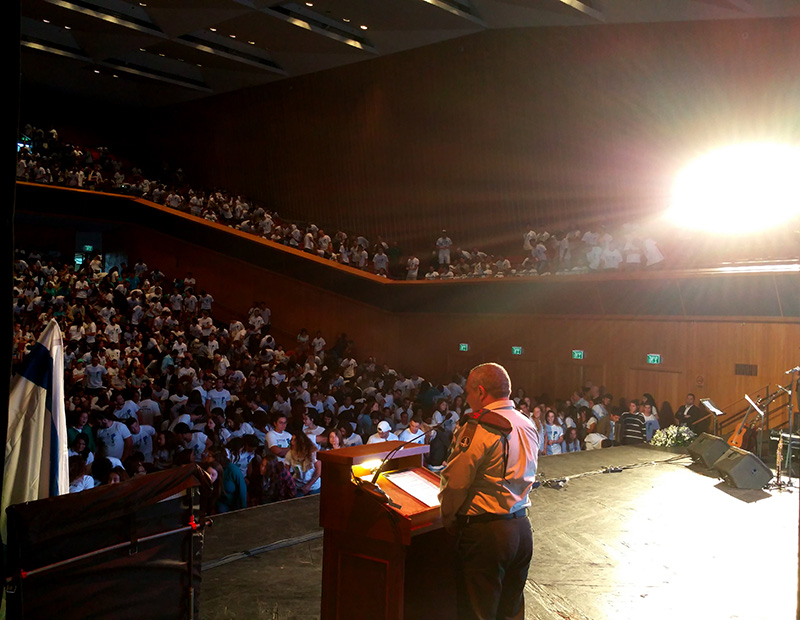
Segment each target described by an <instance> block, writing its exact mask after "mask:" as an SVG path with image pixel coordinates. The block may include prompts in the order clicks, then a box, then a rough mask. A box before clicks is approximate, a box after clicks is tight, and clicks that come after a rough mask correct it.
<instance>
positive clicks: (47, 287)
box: [13, 252, 674, 512]
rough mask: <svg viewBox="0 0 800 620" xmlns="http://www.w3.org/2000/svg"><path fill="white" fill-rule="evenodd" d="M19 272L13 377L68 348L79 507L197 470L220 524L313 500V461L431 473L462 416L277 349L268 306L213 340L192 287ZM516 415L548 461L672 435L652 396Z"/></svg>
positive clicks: (398, 382)
mask: <svg viewBox="0 0 800 620" xmlns="http://www.w3.org/2000/svg"><path fill="white" fill-rule="evenodd" d="M13 269H14V277H15V286H14V291H13V295H14V308H13V311H14V317H15V323H14V364H15V365H18V364H20V363H21V362H22V360H23V358H24V355H25V354H26V353H27V352H28V351H30V349H31V348H32V347H33V345H34V344H35V342H36V339H37V337H38V335H39V333H40V332H41V331H42V329H43V328H44V327H45V325H46V324H47V323H48V322H49V321H50V320H51V319H52V320H56V321H57V322H58V323H59V324H60V326H61V329H62V332H63V338H64V348H65V356H64V372H65V395H66V403H65V404H66V410H67V416H68V435H69V448H70V459H69V464H70V481H71V485H70V489H71V491H74V492H77V491H81V490H84V489H88V488H92V487H94V486H96V485H100V484H110V483H115V482H120V481H123V480H125V479H127V478H129V477H135V476H142V475H147V474H148V473H150V472H153V471H159V470H163V469H166V468H169V467H172V466H176V465H181V464H185V463H192V462H195V463H198V464H200V465H201V466H202V467H203V468H204V469H205V471H206V472H207V473H208V474H209V475H210V477H211V479H212V480H213V482H214V494H213V497H212V498H211V499H210V500H209V501H210V503H209V505H208V506H207V507H206V508H207V509H208V510H209V511H211V512H224V511H228V510H234V509H238V508H244V507H246V506H255V505H259V504H263V503H267V502H273V501H277V500H282V499H287V498H292V497H298V496H302V495H307V494H312V493H316V492H318V491H319V489H320V485H321V479H320V469H321V468H320V462H319V460H318V459H317V454H318V452H319V451H320V450H336V449H339V448H341V447H346V446H354V445H360V444H362V443H375V442H381V441H391V440H395V439H400V440H403V441H414V442H418V443H422V442H426V443H429V444H430V453H429V455H428V457H427V463H426V464H427V466H428V467H429V468H431V469H432V470H434V471H437V470H439V469H441V467H442V466H443V463H444V462H445V460H446V457H447V453H448V450H449V446H450V441H451V439H452V435H453V431H454V430H455V428H456V425H457V424H458V422H459V419H460V417H461V416H462V414H464V413H465V412H467V411H469V409H468V405H467V403H466V402H465V400H464V384H465V374H466V373H464V374H457V375H454V376H452V377H449V379H448V381H447V382H445V381H442V382H439V383H436V382H431V381H428V380H425V379H423V378H422V377H420V376H419V375H417V374H415V373H413V372H411V373H406V374H404V373H402V372H397V371H395V370H394V369H392V368H390V367H389V366H388V365H386V364H385V363H380V362H379V361H378V360H376V359H375V358H374V357H367V358H360V357H357V355H356V351H355V346H354V343H353V342H352V341H351V340H349V339H348V337H347V335H346V334H345V333H340V334H338V335H337V336H336V338H335V339H333V342H328V341H327V340H326V338H325V337H324V335H323V334H322V333H321V332H320V331H315V332H314V334H313V337H312V335H311V333H309V332H308V331H307V330H305V329H303V330H301V331H300V333H299V334H298V335H297V337H296V339H295V340H294V341H292V342H285V343H278V342H276V341H275V339H274V338H273V336H272V335H271V322H272V316H271V312H270V309H269V307H268V305H267V303H265V302H264V301H256V302H254V303H253V306H252V308H251V309H250V310H249V312H248V313H247V315H246V316H243V317H241V320H239V319H235V320H233V321H231V322H229V323H225V324H222V323H221V322H219V321H218V320H215V318H214V298H213V296H212V295H211V294H210V293H209V292H207V291H205V290H204V289H203V288H202V283H200V284H199V285H198V283H197V282H196V280H195V278H194V277H192V275H191V274H186V275H185V276H184V277H182V278H181V277H178V278H174V279H170V278H168V277H167V276H166V275H165V274H164V273H162V272H161V271H160V270H159V269H158V268H150V267H149V266H148V265H146V264H145V263H144V262H143V261H138V262H137V263H136V264H135V265H133V266H127V265H125V264H122V265H120V266H118V267H112V268H110V269H109V270H108V271H106V270H105V269H104V266H103V260H102V258H101V257H99V256H98V257H96V258H95V259H93V260H92V261H89V262H87V263H86V264H84V265H82V266H80V267H79V268H75V267H73V266H72V265H68V264H64V263H63V262H61V261H60V260H59V258H58V256H55V255H42V254H40V253H38V252H31V253H28V254H26V253H24V252H17V253H16V259H15V261H14V265H13ZM514 399H515V401H516V402H517V404H518V406H519V408H520V410H521V411H522V412H523V413H525V414H526V415H529V416H531V418H532V419H533V420H534V423H535V424H536V427H537V428H538V429H539V432H540V439H541V442H540V444H541V452H542V454H561V453H564V452H573V451H578V450H592V449H597V448H602V447H606V446H608V445H614V444H630V443H639V442H642V441H648V440H649V439H650V437H651V436H652V433H653V432H654V430H655V429H657V428H658V427H659V424H661V425H662V426H663V425H665V424H671V423H672V422H673V420H674V416H673V415H672V411H671V408H670V407H669V405H668V404H667V403H665V404H663V405H662V407H661V410H660V411H658V410H657V409H656V406H655V401H654V399H653V398H652V396H650V395H649V394H645V395H644V397H643V398H642V399H641V401H631V402H630V403H622V405H619V406H615V405H612V397H611V395H609V394H602V395H601V390H600V388H599V387H598V386H590V387H587V388H585V389H581V390H579V391H578V392H576V393H575V394H573V395H571V396H570V398H569V399H565V400H555V401H553V400H551V399H549V397H547V396H541V397H539V398H533V397H530V396H527V395H526V394H525V392H524V390H516V393H515V395H514Z"/></svg>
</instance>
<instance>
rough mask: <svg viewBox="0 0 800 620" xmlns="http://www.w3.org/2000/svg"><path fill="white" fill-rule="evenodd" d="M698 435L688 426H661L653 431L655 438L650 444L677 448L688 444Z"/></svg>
mask: <svg viewBox="0 0 800 620" xmlns="http://www.w3.org/2000/svg"><path fill="white" fill-rule="evenodd" d="M695 437H697V434H696V433H693V432H692V431H691V429H690V428H689V427H688V426H674V425H673V426H668V427H667V428H661V429H659V430H657V431H656V432H655V433H653V439H652V440H651V441H650V444H651V445H653V446H661V447H662V448H676V447H680V446H688V445H689V444H690V443H692V442H693V441H694V438H695Z"/></svg>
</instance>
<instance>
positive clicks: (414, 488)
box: [383, 470, 439, 508]
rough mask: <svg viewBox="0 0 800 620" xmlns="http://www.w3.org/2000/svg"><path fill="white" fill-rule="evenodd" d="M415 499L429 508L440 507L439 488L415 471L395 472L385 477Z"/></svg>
mask: <svg viewBox="0 0 800 620" xmlns="http://www.w3.org/2000/svg"><path fill="white" fill-rule="evenodd" d="M383 477H384V478H386V479H387V480H388V481H389V482H391V483H392V484H394V485H396V486H398V487H400V488H401V489H403V491H405V492H406V493H408V494H409V495H410V496H411V497H413V498H414V499H417V500H419V501H420V502H422V503H423V504H425V505H426V506H429V507H431V508H432V507H433V506H438V505H439V487H438V486H437V485H435V484H434V483H433V482H431V481H430V480H429V479H427V478H425V477H424V476H422V475H421V474H420V473H419V472H417V471H414V470H407V471H395V472H391V473H388V474H384V475H383Z"/></svg>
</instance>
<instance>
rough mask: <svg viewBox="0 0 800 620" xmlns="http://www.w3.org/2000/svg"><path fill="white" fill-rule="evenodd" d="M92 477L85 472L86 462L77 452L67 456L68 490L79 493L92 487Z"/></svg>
mask: <svg viewBox="0 0 800 620" xmlns="http://www.w3.org/2000/svg"><path fill="white" fill-rule="evenodd" d="M94 486H95V484H94V478H92V477H91V476H90V475H88V474H87V473H86V462H85V461H84V460H83V457H81V456H80V455H79V454H76V455H74V456H70V457H69V492H70V493H79V492H80V491H85V490H86V489H93V488H94Z"/></svg>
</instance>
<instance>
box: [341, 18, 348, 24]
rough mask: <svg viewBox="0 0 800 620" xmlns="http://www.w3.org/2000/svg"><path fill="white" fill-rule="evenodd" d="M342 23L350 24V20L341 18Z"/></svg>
mask: <svg viewBox="0 0 800 620" xmlns="http://www.w3.org/2000/svg"><path fill="white" fill-rule="evenodd" d="M342 21H343V22H345V23H346V24H349V23H350V20H349V19H347V18H346V17H343V18H342Z"/></svg>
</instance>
